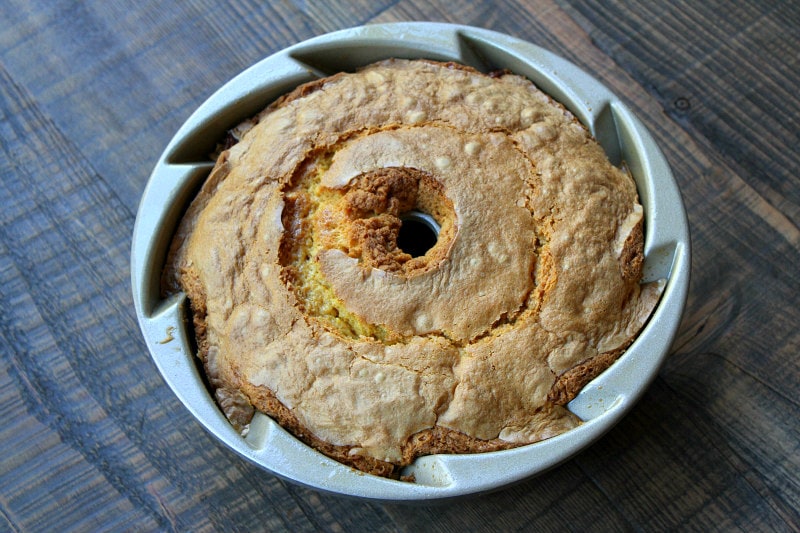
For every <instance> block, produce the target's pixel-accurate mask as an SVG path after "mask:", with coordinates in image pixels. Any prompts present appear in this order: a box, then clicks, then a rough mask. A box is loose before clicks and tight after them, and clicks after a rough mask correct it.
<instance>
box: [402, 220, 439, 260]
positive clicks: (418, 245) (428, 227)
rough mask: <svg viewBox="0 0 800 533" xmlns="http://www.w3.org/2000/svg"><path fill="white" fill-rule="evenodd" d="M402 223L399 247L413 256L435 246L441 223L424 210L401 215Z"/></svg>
mask: <svg viewBox="0 0 800 533" xmlns="http://www.w3.org/2000/svg"><path fill="white" fill-rule="evenodd" d="M400 220H401V221H402V225H401V226H400V232H399V233H398V235H397V247H398V248H400V249H401V250H403V251H404V252H405V253H407V254H408V255H410V256H411V257H421V256H423V255H425V254H426V253H428V250H430V249H431V248H433V246H434V245H435V244H436V240H437V239H438V237H439V224H438V223H437V222H436V220H434V218H433V217H432V216H430V215H429V214H427V213H423V212H422V211H409V212H407V213H404V214H402V215H400Z"/></svg>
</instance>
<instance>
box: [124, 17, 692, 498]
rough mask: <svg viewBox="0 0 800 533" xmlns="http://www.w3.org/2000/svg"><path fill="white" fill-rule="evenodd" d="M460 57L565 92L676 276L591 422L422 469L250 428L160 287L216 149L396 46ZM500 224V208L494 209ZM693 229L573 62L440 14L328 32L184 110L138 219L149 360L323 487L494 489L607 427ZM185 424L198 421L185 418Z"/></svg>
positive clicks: (651, 359) (637, 384)
mask: <svg viewBox="0 0 800 533" xmlns="http://www.w3.org/2000/svg"><path fill="white" fill-rule="evenodd" d="M392 57H394V58H407V59H415V58H427V59H433V60H439V61H457V62H460V63H464V64H466V65H470V66H472V67H474V68H476V69H478V70H480V71H483V72H489V71H492V70H496V69H509V70H511V71H512V72H514V73H516V74H520V75H523V76H526V77H527V78H529V79H530V80H531V81H533V82H534V83H535V84H536V85H537V86H539V87H540V88H541V89H542V90H544V91H545V92H546V93H548V94H550V95H551V96H552V97H553V98H555V99H556V100H558V101H559V102H561V103H562V104H564V105H565V106H566V107H567V108H568V109H569V110H570V111H572V113H573V114H575V116H576V117H578V119H579V120H581V121H582V122H583V123H584V124H585V125H586V126H587V127H588V128H589V129H590V130H591V132H592V133H593V134H594V136H595V137H596V138H597V139H598V141H599V142H600V144H601V145H602V146H603V148H604V149H605V151H606V152H607V154H608V157H609V159H610V160H611V161H612V162H613V163H615V164H620V163H621V162H623V161H624V162H625V164H626V165H627V167H628V168H629V169H630V172H631V173H632V175H633V177H634V179H635V181H636V184H637V187H638V189H639V195H640V200H641V203H642V205H643V207H644V212H645V257H646V259H645V269H644V281H650V280H656V279H666V280H667V283H666V287H665V289H664V292H663V295H662V297H661V300H660V302H659V304H658V306H657V307H656V309H655V311H654V313H653V315H652V316H651V318H650V320H649V322H648V323H647V325H646V326H645V328H644V329H643V330H642V332H641V334H640V335H639V336H638V338H637V339H636V340H635V341H634V343H633V344H632V345H631V346H630V347H629V348H628V350H627V351H626V352H625V353H624V354H623V355H622V357H620V359H619V360H618V361H617V362H615V363H614V364H613V366H611V367H610V368H609V369H608V370H607V371H606V372H604V373H603V374H601V375H600V376H599V377H597V378H596V379H594V380H593V381H592V382H590V383H589V384H588V385H587V386H586V387H585V388H584V389H583V391H582V392H581V393H580V394H579V395H578V396H577V397H576V398H575V399H574V400H573V401H572V402H571V403H570V404H569V406H568V407H569V409H570V410H571V411H572V412H573V413H575V414H576V415H577V416H579V417H580V418H581V419H582V420H583V421H584V423H583V424H582V425H581V426H579V427H577V428H575V429H572V430H570V431H568V432H566V433H564V434H561V435H559V436H556V437H553V438H550V439H548V440H544V441H541V442H537V443H535V444H530V445H526V446H522V447H519V448H514V449H510V450H505V451H498V452H491V453H480V454H466V455H432V456H426V457H421V458H419V459H417V460H416V461H415V462H414V463H413V464H412V465H410V466H409V467H407V468H406V471H405V472H404V473H405V474H413V475H414V478H415V480H416V481H415V482H413V483H412V482H405V481H395V480H391V479H385V478H380V477H376V476H371V475H367V474H364V473H363V472H359V471H356V470H354V469H352V468H350V467H347V466H344V465H342V464H340V463H338V462H336V461H333V460H331V459H329V458H327V457H325V456H323V455H321V454H320V453H318V452H317V451H315V450H313V449H312V448H310V447H308V446H306V445H304V444H303V443H301V442H300V441H298V440H297V439H295V438H294V437H293V436H292V435H290V434H289V433H287V432H286V431H284V430H283V429H282V428H281V427H280V426H278V425H277V424H276V423H274V422H273V421H272V420H271V419H270V418H268V417H266V416H264V415H260V414H256V416H255V418H254V419H253V422H252V424H251V428H250V431H249V433H248V434H247V436H246V437H242V436H241V435H239V434H238V433H237V432H236V431H234V429H233V427H232V426H231V425H230V424H229V423H228V421H227V420H226V418H225V417H224V416H223V414H222V413H221V412H220V410H219V409H218V408H217V405H216V404H215V403H214V400H213V398H212V396H211V394H210V393H209V391H208V389H207V387H206V385H205V382H204V378H203V375H202V373H201V371H200V369H199V367H198V361H197V359H196V357H195V355H194V353H193V340H192V338H190V336H191V335H192V332H191V329H190V328H189V326H188V324H189V323H190V322H191V320H190V316H189V309H188V305H187V301H186V298H185V297H184V296H183V295H177V296H174V297H171V298H168V299H163V298H162V297H161V295H160V290H159V287H160V284H159V280H160V275H161V271H162V268H163V265H164V261H165V257H166V254H167V250H168V248H169V245H170V240H171V238H172V235H173V232H174V231H175V228H176V226H177V224H178V221H179V219H180V217H181V215H182V214H183V212H184V210H185V209H186V207H187V206H188V203H189V202H190V200H191V199H192V197H193V196H194V194H195V193H196V192H197V190H198V189H199V186H200V184H201V183H202V181H203V180H204V179H205V177H206V176H207V175H208V173H209V171H210V170H211V168H212V166H213V162H211V161H210V160H209V158H208V154H210V153H211V152H213V150H214V147H215V145H216V144H217V142H219V141H220V140H221V139H223V138H224V137H225V134H226V132H227V130H228V129H229V128H231V127H233V126H235V125H236V124H238V123H239V122H240V121H241V120H243V119H246V118H249V117H251V116H252V115H254V114H255V113H257V112H258V111H260V110H261V109H263V108H264V107H266V105H267V104H269V103H270V102H271V101H273V100H274V99H275V98H277V97H278V96H280V95H282V94H283V93H286V92H287V91H289V90H291V89H293V88H294V87H296V86H297V85H299V84H301V83H305V82H308V81H312V80H314V79H318V78H321V77H325V76H328V75H331V74H335V73H337V72H340V71H353V70H355V69H357V68H358V67H360V66H363V65H367V64H369V63H372V62H374V61H378V60H381V59H387V58H392ZM498 223H499V224H502V221H498ZM689 246H690V243H689V231H688V224H687V221H686V215H685V212H684V209H683V204H682V201H681V197H680V193H679V191H678V188H677V186H676V183H675V181H674V179H673V176H672V174H671V172H670V169H669V166H668V164H667V162H666V160H665V158H664V156H663V154H662V153H661V151H660V150H659V149H658V147H657V146H656V144H655V142H654V141H653V139H652V137H651V136H650V134H649V133H648V132H647V130H646V129H645V127H644V126H643V125H642V124H641V123H640V122H639V120H637V119H636V118H635V117H634V116H633V114H632V113H631V112H630V110H629V109H628V108H627V107H626V106H625V105H624V104H623V103H622V102H620V100H619V99H618V98H617V97H615V96H614V95H613V94H612V93H611V92H609V90H608V89H607V88H606V87H604V86H603V85H601V84H600V83H599V82H597V81H596V80H595V79H594V78H592V77H591V76H589V75H587V74H586V73H585V72H583V71H581V70H580V69H578V68H577V67H576V66H574V65H573V64H571V63H569V62H567V61H565V60H564V59H561V58H559V57H557V56H556V55H554V54H552V53H550V52H547V51H545V50H543V49H541V48H539V47H537V46H534V45H532V44H530V43H527V42H525V41H522V40H520V39H517V38H514V37H510V36H508V35H503V34H500V33H495V32H492V31H487V30H483V29H478V28H473V27H468V26H458V25H449V24H438V23H397V24H376V25H370V26H364V27H357V28H352V29H347V30H343V31H338V32H335V33H331V34H327V35H322V36H320V37H317V38H314V39H311V40H308V41H305V42H302V43H299V44H297V45H294V46H292V47H289V48H287V49H285V50H282V51H280V52H278V53H276V54H274V55H272V56H270V57H268V58H266V59H264V60H263V61H261V62H259V63H257V64H256V65H254V66H252V67H251V68H249V69H247V70H246V71H244V72H243V73H241V74H240V75H238V76H237V77H236V78H234V79H233V80H231V81H230V82H229V83H227V84H226V85H225V86H223V87H222V88H221V89H220V90H219V91H217V92H216V93H215V94H213V95H212V96H211V97H210V98H209V99H208V100H207V101H206V102H205V103H204V104H203V105H201V106H200V108H199V109H198V110H197V111H196V112H195V113H194V114H193V115H192V116H191V117H190V118H189V119H188V120H187V121H186V123H185V124H184V125H183V126H182V127H181V128H180V130H179V131H178V133H177V134H176V135H175V137H174V138H173V139H172V141H171V142H170V143H169V145H168V146H167V148H166V150H165V151H164V153H163V154H162V155H161V158H160V159H159V161H158V163H157V164H156V166H155V169H154V170H153V173H152V176H151V177H150V180H149V182H148V184H147V187H146V189H145V191H144V194H143V196H142V199H141V204H140V206H139V212H138V216H137V218H136V226H135V228H134V232H133V246H132V260H131V278H132V284H133V299H134V303H135V305H136V312H137V315H138V319H139V324H140V326H141V329H142V332H143V334H144V337H145V340H146V342H147V346H148V348H149V349H150V352H151V354H152V357H153V360H154V361H155V363H156V365H157V366H158V368H159V370H160V371H161V374H162V375H163V377H164V379H165V380H166V382H167V383H168V384H169V386H170V387H171V388H172V390H173V391H174V392H175V394H176V395H177V396H178V398H180V400H181V401H182V402H183V403H184V405H185V406H186V408H187V409H188V410H189V412H190V413H191V414H192V415H193V416H194V417H195V418H196V419H197V420H198V421H199V422H200V423H201V424H202V425H203V426H204V427H205V428H206V429H207V430H208V431H209V432H211V433H212V434H213V435H214V436H215V437H217V438H218V439H219V440H221V441H222V442H223V443H225V444H226V445H227V446H229V447H230V448H232V449H233V450H235V451H236V452H237V453H239V454H240V455H242V456H243V457H245V458H247V459H248V460H250V461H252V462H253V463H255V464H257V465H259V466H261V467H263V468H264V469H265V470H267V471H269V472H271V473H273V474H275V475H277V476H280V477H282V478H285V479H288V480H291V481H293V482H296V483H299V484H301V485H304V486H307V487H313V488H315V489H318V490H322V491H327V492H331V493H337V494H341V495H347V496H352V497H359V498H367V499H374V500H382V501H415V500H416V501H419V500H422V501H430V500H436V499H443V498H453V497H457V496H464V495H468V494H476V493H481V492H487V491H491V490H496V489H498V488H501V487H504V486H507V485H509V484H512V483H515V482H519V481H521V480H523V479H526V478H529V477H531V476H534V475H536V474H539V473H541V472H543V471H545V470H547V469H549V468H551V467H553V466H555V465H557V464H558V463H561V462H562V461H564V460H566V459H568V458H569V457H571V456H573V455H574V454H576V453H577V452H579V451H580V450H582V449H584V448H586V447H587V446H588V445H590V444H591V443H592V442H593V441H595V440H596V439H598V438H599V437H600V436H601V435H603V434H604V433H605V432H606V431H608V430H609V429H610V428H611V427H612V426H613V425H614V424H616V423H617V422H618V421H619V420H620V418H621V417H622V416H623V415H624V414H625V413H627V412H628V411H629V410H630V409H631V407H632V406H633V405H634V403H635V402H636V401H637V399H638V398H639V397H640V396H641V395H642V393H643V392H644V390H645V389H646V387H647V386H648V385H649V384H650V382H651V381H652V380H653V378H654V377H655V376H656V373H657V372H658V369H659V367H660V366H661V364H662V362H663V361H664V359H665V357H666V356H667V354H668V352H669V349H670V346H671V344H672V342H673V339H674V337H675V334H676V331H677V329H678V325H679V323H680V319H681V313H682V311H683V306H684V303H685V300H686V294H687V290H688V285H689V267H690V260H689V254H690V249H689ZM178 423H192V422H191V421H190V420H189V419H188V418H187V419H185V420H183V421H179V422H178Z"/></svg>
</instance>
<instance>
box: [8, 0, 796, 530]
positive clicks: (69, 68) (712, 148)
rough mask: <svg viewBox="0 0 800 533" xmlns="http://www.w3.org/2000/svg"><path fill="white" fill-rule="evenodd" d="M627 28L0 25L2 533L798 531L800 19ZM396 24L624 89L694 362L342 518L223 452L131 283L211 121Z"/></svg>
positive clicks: (525, 22) (83, 21)
mask: <svg viewBox="0 0 800 533" xmlns="http://www.w3.org/2000/svg"><path fill="white" fill-rule="evenodd" d="M58 4H63V5H58ZM606 4H608V5H607V6H606V7H603V8H600V7H597V6H596V4H595V3H594V2H589V1H570V0H564V1H555V2H554V1H547V0H546V1H542V2H537V3H533V2H530V3H526V2H515V1H512V0H498V1H495V2H486V3H477V2H443V1H434V2H431V1H429V0H414V1H411V2H399V1H394V0H377V1H366V0H357V1H355V2H351V3H346V2H303V1H295V2H288V1H287V2H276V3H271V4H265V5H261V3H260V2H252V3H249V4H247V5H245V3H241V2H231V1H228V0H217V1H207V0H193V1H189V2H181V3H177V2H175V3H173V2H154V1H143V2H123V1H121V0H116V1H110V2H106V1H102V2H101V1H87V2H79V3H74V5H73V3H71V2H70V3H68V2H63V3H58V2H51V1H49V0H47V1H45V0H31V1H24V0H5V1H4V2H2V4H0V142H1V143H2V151H1V152H0V178H1V179H0V199H2V210H1V211H0V349H1V350H0V351H1V354H0V355H1V357H0V418H1V419H2V425H1V426H0V449H2V450H3V453H2V455H1V456H0V511H1V514H0V530H10V531H68V530H77V531H94V530H113V531H119V530H136V531H142V530H180V531H203V530H241V531H250V530H259V529H266V530H291V531H309V530H325V531H354V530H368V531H380V530H388V531H395V530H399V531H419V530H432V531H472V530H492V531H494V530H520V529H521V530H531V531H538V530H563V529H574V530H628V529H633V530H645V531H651V530H674V529H691V530H714V529H718V530H726V531H727V530H742V531H754V530H762V531H765V530H767V531H771V530H777V531H780V530H800V444H799V443H800V423H798V420H800V401H798V398H799V397H800V356H799V352H800V329H798V325H800V311H799V310H798V307H800V306H798V304H800V298H798V289H800V267H798V265H800V151H798V146H800V135H798V132H799V131H800V126H799V124H800V4H798V3H797V2H792V1H784V2H781V1H775V2H769V3H766V2H756V1H752V2H738V3H729V2H720V1H712V2H693V1H687V2H683V3H675V2H631V3H626V2H621V1H620V2H617V1H612V2H606ZM400 20H434V21H447V22H457V23H462V24H470V25H475V26H481V27H485V28H489V29H494V30H498V31H501V32H505V33H508V34H511V35H514V36H517V37H521V38H524V39H526V40H529V41H531V42H533V43H535V44H538V45H540V46H543V47H545V48H548V49H550V50H552V51H554V52H556V53H558V54H559V55H562V56H564V57H566V58H567V59H570V60H571V61H573V62H575V63H577V64H578V65H580V66H581V67H583V68H584V69H586V70H587V71H589V72H591V73H592V74H593V75H595V76H596V77H597V78H599V79H600V80H602V81H603V82H604V83H606V84H607V85H608V86H609V87H610V88H611V89H612V90H613V91H615V92H616V93H617V94H618V95H620V97H622V98H623V99H624V100H625V101H626V102H627V103H628V104H629V105H630V106H631V107H632V108H633V109H634V111H635V112H636V113H637V114H638V115H639V117H640V118H641V119H642V120H643V121H644V122H645V123H646V125H647V126H648V127H649V128H650V129H651V131H652V132H653V134H654V136H655V138H656V140H657V141H658V143H659V144H660V146H661V147H662V149H663V150H664V152H665V154H666V156H667V158H668V160H669V161H670V164H671V165H672V168H673V171H674V173H675V175H676V178H677V180H678V182H679V184H680V187H681V190H682V194H683V197H684V200H685V203H686V207H687V210H688V215H689V221H690V225H691V231H692V241H693V266H692V284H691V288H690V295H689V300H688V303H687V308H686V313H685V317H684V320H683V323H682V326H681V330H680V333H679V336H678V339H677V341H676V342H675V344H674V346H673V349H672V354H671V356H670V357H669V359H668V360H667V362H666V364H665V366H664V367H663V369H662V371H661V372H660V374H659V377H658V378H657V380H656V381H655V382H654V383H653V385H652V387H651V388H650V389H649V390H648V392H647V393H646V395H645V396H644V397H643V399H642V400H641V401H640V402H639V403H638V404H637V406H636V407H635V408H634V410H633V411H632V412H631V413H630V415H629V416H627V417H626V418H625V419H624V420H623V421H622V422H621V423H620V424H619V425H618V426H616V427H615V428H614V429H613V430H612V431H611V432H610V433H609V434H607V435H606V436H605V437H604V438H603V439H602V440H601V441H599V442H597V443H596V444H595V445H593V446H591V447H590V448H588V449H587V450H586V451H584V452H583V453H581V454H580V455H578V456H577V457H575V458H574V459H573V460H570V461H569V462H567V463H565V464H563V465H562V466H560V467H558V468H556V469H554V470H551V471H550V472H548V473H546V474H544V475H541V476H539V477H537V478H534V479H531V480H529V481H527V482H525V483H523V484H521V485H517V486H514V487H512V488H509V489H506V490H503V491H500V492H497V493H494V494H491V495H487V496H482V497H479V498H472V499H468V500H465V501H461V502H456V503H451V504H447V505H439V506H415V507H407V506H399V505H381V504H377V503H365V502H360V501H352V500H348V499H343V498H339V497H335V496H330V495H323V494H320V493H317V492H315V491H312V490H308V489H303V488H299V487H297V486H294V485H292V484H289V483H286V482H284V481H281V480H279V479H277V478H275V477H273V476H272V475H270V474H268V473H266V472H264V471H262V470H260V469H259V468H257V467H255V466H253V465H251V464H249V463H247V462H245V461H243V460H241V459H240V458H239V457H238V456H236V455H235V454H234V453H232V452H230V451H229V450H227V449H226V448H224V447H223V446H222V445H220V444H219V443H218V442H217V441H216V439H215V438H214V437H212V436H211V435H209V434H208V433H207V432H206V431H205V430H203V429H202V428H201V426H200V425H199V424H198V423H196V422H195V421H194V420H193V419H192V418H191V417H189V416H188V413H187V411H186V410H185V408H184V407H183V406H182V405H181V404H180V403H179V401H178V400H177V399H176V397H175V396H174V395H173V393H172V392H171V390H170V389H169V388H168V387H167V386H166V385H165V383H164V381H163V380H162V378H161V377H160V375H159V373H158V371H157V370H156V368H155V366H154V364H153V362H152V361H151V359H150V356H149V355H148V352H147V349H146V347H145V345H144V342H143V340H142V337H141V335H140V333H139V330H138V327H137V323H136V317H135V314H134V309H133V304H132V297H131V289H130V281H129V249H130V238H131V230H132V227H133V223H134V217H135V213H136V209H137V204H138V201H139V198H140V195H141V193H142V190H143V187H144V185H145V182H146V181H147V179H148V176H149V173H150V170H151V169H152V167H153V164H154V163H155V161H156V159H157V158H158V156H159V154H160V153H161V151H162V150H163V148H164V146H165V145H166V143H167V142H168V140H169V139H170V138H171V137H172V135H173V134H174V133H175V131H176V130H177V128H178V127H179V126H180V124H181V123H182V122H183V121H184V120H185V119H186V118H187V117H188V115H189V114H190V113H191V112H192V111H193V110H194V109H195V108H196V107H197V106H198V105H199V104H200V103H201V102H202V101H203V100H204V99H205V98H207V97H208V96H209V95H210V94H211V93H212V92H213V91H214V90H215V89H216V88H218V87H219V86H220V85H222V84H223V83H224V82H225V81H227V80H228V79H230V78H231V77H233V76H234V75H235V74H237V73H238V72H240V71H241V70H243V69H244V68H245V67H247V66H249V65H251V64H253V63H255V62H257V61H258V60H259V59H261V58H263V57H265V56H267V55H268V54H270V53H272V52H274V51H276V50H279V49H281V48H283V47H285V46H287V45H290V44H293V43H295V42H297V41H300V40H303V39H306V38H309V37H312V36H315V35H319V34H322V33H325V32H329V31H333V30H336V29H340V28H345V27H349V26H355V25H360V24H365V23H371V22H389V21H400Z"/></svg>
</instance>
